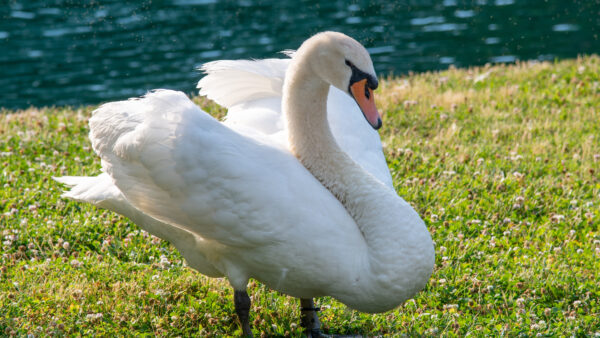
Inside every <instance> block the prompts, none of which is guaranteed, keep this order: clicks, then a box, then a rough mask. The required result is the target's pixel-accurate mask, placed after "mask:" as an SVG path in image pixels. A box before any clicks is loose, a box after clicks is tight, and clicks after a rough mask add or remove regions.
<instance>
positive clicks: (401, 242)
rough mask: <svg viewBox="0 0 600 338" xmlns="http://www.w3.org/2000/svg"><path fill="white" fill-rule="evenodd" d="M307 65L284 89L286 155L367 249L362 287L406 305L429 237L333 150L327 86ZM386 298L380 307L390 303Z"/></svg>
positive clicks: (400, 204) (424, 274) (300, 64)
mask: <svg viewBox="0 0 600 338" xmlns="http://www.w3.org/2000/svg"><path fill="white" fill-rule="evenodd" d="M307 59H309V58H308V57H306V55H296V56H295V57H294V59H293V60H292V63H291V64H290V66H289V68H288V70H287V73H286V77H285V81H284V85H283V103H282V104H283V106H282V108H283V112H284V114H285V117H286V120H287V124H288V125H287V127H288V141H289V146H290V150H291V151H292V153H293V154H294V155H295V156H296V157H297V158H298V160H300V162H301V163H302V164H303V165H304V166H305V167H306V168H307V169H308V170H309V171H310V172H311V173H312V174H313V176H315V177H316V178H317V179H318V180H319V181H320V182H321V183H322V184H323V185H324V186H325V187H326V188H327V189H328V190H329V191H330V192H331V193H332V194H333V195H334V196H335V197H336V198H337V199H338V200H339V201H340V202H341V203H342V204H343V205H344V207H345V208H346V210H347V211H348V213H349V214H350V216H352V218H353V219H354V221H355V222H356V225H357V227H358V228H359V230H360V231H361V233H362V235H363V238H364V240H365V243H366V247H367V248H368V250H367V252H366V253H365V254H366V257H367V262H368V265H367V266H365V267H364V268H363V269H362V272H361V274H362V275H364V276H365V278H363V281H364V282H365V283H367V284H365V285H370V286H373V285H374V284H378V285H380V286H381V289H383V290H390V291H391V292H397V295H398V297H400V299H406V298H405V297H409V296H411V295H412V294H414V293H415V292H417V291H418V290H419V289H420V288H421V287H422V286H423V285H424V283H425V281H426V280H427V279H429V276H430V274H431V272H432V267H433V261H434V250H433V244H432V241H431V237H430V235H429V232H428V231H427V228H426V227H425V224H424V223H423V221H422V220H421V218H420V217H419V216H418V214H417V213H416V212H415V211H414V210H413V209H412V207H411V206H410V205H409V204H408V203H406V202H405V201H404V200H403V199H401V198H399V197H398V195H396V192H395V191H394V190H393V189H390V188H388V187H387V186H385V185H384V184H383V183H381V182H380V181H379V180H377V179H376V178H375V177H374V176H372V175H371V174H370V173H368V172H367V171H365V170H364V169H363V168H362V167H361V166H360V165H359V164H357V163H356V162H354V161H353V160H352V159H351V158H350V156H349V155H348V154H346V153H345V152H344V151H343V150H342V149H341V148H340V147H339V146H338V144H337V143H336V141H335V139H334V137H333V135H332V133H331V130H330V129H329V123H328V121H327V96H328V93H329V84H328V83H326V82H325V81H324V80H322V79H321V77H319V76H318V75H317V74H315V73H314V72H313V71H312V69H311V67H310V64H308V61H307ZM333 226H334V225H333ZM385 297H387V295H385V296H384V298H383V299H385V300H382V302H387V301H390V302H392V298H394V297H391V298H390V299H386V298H385ZM340 300H342V299H340ZM342 301H344V300H342ZM346 301H347V300H346ZM393 301H398V299H394V300H393ZM396 304H397V303H396ZM394 306H395V305H394Z"/></svg>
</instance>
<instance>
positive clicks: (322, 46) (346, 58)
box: [297, 32, 381, 129]
mask: <svg viewBox="0 0 600 338" xmlns="http://www.w3.org/2000/svg"><path fill="white" fill-rule="evenodd" d="M304 53H306V54H309V55H310V56H311V57H310V63H309V64H310V67H311V68H312V70H313V71H314V72H315V73H316V74H317V75H318V76H320V77H321V78H322V79H323V80H325V81H326V82H328V83H329V84H331V85H332V86H334V87H337V88H338V89H340V90H341V91H344V92H346V93H347V94H348V95H350V96H351V97H352V98H353V99H354V100H355V101H356V103H357V104H358V106H359V107H360V110H361V111H362V113H363V115H364V116H365V118H366V119H367V121H368V122H369V124H370V125H371V126H372V127H373V128H375V129H379V128H380V127H381V116H380V115H379V112H378V111H377V107H375V97H374V96H373V90H375V89H376V88H377V86H378V85H379V82H378V81H377V75H376V74H375V69H374V68H373V62H372V61H371V57H370V56H369V53H368V52H367V50H366V49H365V48H364V47H363V46H362V45H361V44H360V43H359V42H358V41H356V40H354V39H353V38H351V37H349V36H347V35H345V34H342V33H337V32H323V33H319V34H317V35H315V36H313V37H311V38H310V39H308V40H306V41H305V42H304V43H303V44H302V46H300V48H299V49H298V53H297V54H304Z"/></svg>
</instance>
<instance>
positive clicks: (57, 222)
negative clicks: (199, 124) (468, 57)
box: [0, 56, 600, 337]
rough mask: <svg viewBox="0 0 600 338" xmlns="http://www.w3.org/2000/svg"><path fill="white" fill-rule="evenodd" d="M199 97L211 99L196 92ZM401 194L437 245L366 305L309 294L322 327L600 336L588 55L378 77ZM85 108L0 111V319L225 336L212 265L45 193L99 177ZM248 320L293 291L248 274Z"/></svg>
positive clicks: (224, 308) (289, 312)
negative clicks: (422, 270)
mask: <svg viewBox="0 0 600 338" xmlns="http://www.w3.org/2000/svg"><path fill="white" fill-rule="evenodd" d="M194 100H195V102H196V103H198V104H199V105H201V106H202V107H203V109H205V110H206V111H207V112H209V113H211V114H213V115H215V116H218V117H222V116H223V114H224V110H223V109H222V108H220V107H218V106H217V105H216V104H214V103H211V102H209V101H208V100H206V99H203V98H195V99H194ZM376 101H377V104H378V106H379V107H380V111H381V112H382V113H383V119H384V125H383V128H382V129H381V132H380V134H381V137H382V141H383V144H384V151H385V154H386V158H387V159H388V164H389V167H390V170H391V173H392V176H393V178H394V185H395V188H396V190H397V192H398V194H399V195H400V196H402V197H403V198H404V199H406V200H407V201H409V202H410V203H411V204H412V205H413V206H414V207H415V208H416V210H417V211H418V212H419V214H420V215H421V216H422V218H423V219H424V221H425V223H426V224H427V226H428V228H429V230H430V232H431V233H432V236H433V239H434V241H435V243H436V269H435V272H434V274H433V276H432V278H431V280H430V282H429V284H428V285H427V287H426V289H425V290H423V291H422V292H421V293H419V294H418V295H417V296H416V297H415V298H414V299H411V300H409V301H407V302H406V303H405V304H403V305H402V306H400V307H399V308H397V309H395V310H393V311H390V312H387V313H383V314H378V315H368V314H363V313H359V312H356V311H352V310H349V309H348V308H347V307H346V306H344V305H343V304H340V303H339V302H336V301H335V300H333V299H331V298H328V297H324V298H320V299H317V304H318V305H319V306H320V307H321V309H322V311H321V312H320V316H321V321H322V324H323V327H324V329H325V332H327V333H330V334H362V335H369V336H372V335H394V334H398V335H409V336H413V335H428V336H429V335H434V336H437V335H450V336H465V335H467V334H473V335H476V336H480V335H494V336H496V335H509V336H515V335H525V336H534V335H538V334H540V335H543V336H554V335H577V336H592V337H594V336H595V337H599V336H600V229H599V228H600V57H598V56H582V57H579V58H577V59H572V60H564V61H558V62H554V63H552V62H541V63H539V62H522V63H517V64H516V65H495V66H486V67H478V68H469V69H450V70H447V71H443V72H433V73H423V74H413V75H410V76H402V77H393V78H392V77H389V78H386V79H382V81H381V86H380V89H379V90H378V91H377V92H376ZM94 108H95V107H83V108H69V107H55V108H39V109H36V108H30V109H27V110H22V111H9V110H0V162H2V173H1V175H0V186H1V189H0V232H1V233H0V235H1V241H2V243H1V245H2V247H1V253H2V255H1V256H0V335H6V336H10V335H19V336H23V335H28V334H33V335H34V336H36V337H42V336H47V335H56V336H77V335H96V334H97V335H102V336H123V335H125V336H127V335H131V334H150V335H160V336H190V335H195V336H222V335H239V334H241V331H240V330H239V328H238V324H237V318H236V317H235V315H234V313H235V312H234V308H233V302H232V301H231V299H232V297H233V292H232V289H231V287H230V286H229V284H228V283H227V281H226V280H225V279H211V278H207V277H204V276H202V275H200V274H199V273H197V272H195V271H193V270H191V269H189V268H187V267H186V266H185V262H184V261H183V260H182V258H181V256H180V255H179V254H178V253H177V251H176V250H175V249H174V248H173V247H172V246H170V245H169V244H168V243H166V242H164V241H161V240H160V239H158V238H155V237H153V236H150V235H149V234H148V233H146V232H143V231H140V229H139V228H138V227H137V226H135V225H134V224H132V223H131V222H129V221H128V220H127V219H125V218H123V217H121V216H118V215H116V214H114V213H111V212H108V211H105V210H100V209H97V208H95V207H92V206H90V205H87V204H83V203H76V202H72V201H69V200H65V199H62V198H60V194H61V191H62V190H63V187H61V186H60V185H59V184H58V183H56V182H54V181H53V180H52V177H53V176H61V175H97V174H98V173H99V172H100V161H99V159H98V157H97V156H96V155H95V154H94V152H93V150H92V149H91V146H90V142H89V140H88V138H87V133H88V126H87V120H88V119H89V117H90V115H91V112H92V110H93V109H94ZM248 293H249V294H250V295H251V298H252V307H253V308H252V310H251V320H252V321H253V327H254V333H255V334H257V335H258V336H261V333H264V335H266V336H301V328H300V326H299V325H298V324H299V323H300V313H299V304H298V301H297V300H295V299H293V298H290V297H287V296H285V295H282V294H279V293H277V292H273V291H271V290H269V289H267V288H266V287H264V286H263V285H262V284H260V283H258V282H255V281H252V282H251V284H250V286H249V290H248Z"/></svg>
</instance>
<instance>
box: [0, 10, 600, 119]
mask: <svg viewBox="0 0 600 338" xmlns="http://www.w3.org/2000/svg"><path fill="white" fill-rule="evenodd" d="M322 30H337V31H342V32H345V33H346V34H349V35H351V36H353V37H355V38H356V39H357V40H359V41H360V42H362V43H363V44H364V45H365V46H367V47H368V49H369V51H370V52H371V55H372V57H373V59H374V62H375V65H376V69H377V71H378V72H379V74H380V75H383V74H389V73H394V74H402V73H406V72H408V71H410V70H412V71H416V72H419V71H425V70H435V69H444V68H447V67H448V66H449V65H450V64H454V65H456V66H457V67H463V66H468V65H479V64H484V63H487V62H513V61H515V60H516V59H520V60H529V59H538V60H551V59H555V58H567V57H575V56H577V55H578V54H590V53H600V37H599V35H600V0H587V1H585V0H580V1H571V0H547V1H543V0H530V1H524V0H476V1H468V2H463V1H459V0H441V1H427V0H425V1H417V0H411V1H383V0H371V1H314V0H306V1H298V2H291V1H290V2H288V1H281V0H264V1H255V0H237V1H219V0H162V1H161V0H158V1H156V0H155V1H150V0H146V1H135V2H134V1H130V2H123V1H113V0H97V1H90V0H88V1H75V0H68V1H67V0H64V1H60V0H51V1H41V0H19V1H10V0H8V1H7V0H0V107H7V108H25V107H28V106H30V105H33V106H43V105H65V104H70V105H81V104H90V103H91V104H93V103H100V102H105V101H109V100H116V99H124V98H127V97H130V96H136V95H141V94H143V93H145V92H146V91H147V90H149V89H152V88H171V89H178V90H183V91H185V92H187V93H192V92H194V91H195V89H194V88H195V84H196V82H197V81H198V80H199V78H200V77H201V74H200V73H199V72H198V71H196V70H195V68H197V67H198V66H199V65H201V64H202V63H203V62H206V61H210V60H216V59H238V58H264V57H274V56H277V51H280V50H283V49H294V48H297V47H298V46H299V44H300V43H301V42H302V41H303V40H305V39H306V38H307V37H309V36H310V35H311V34H314V33H316V32H319V31H322Z"/></svg>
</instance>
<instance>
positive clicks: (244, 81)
mask: <svg viewBox="0 0 600 338" xmlns="http://www.w3.org/2000/svg"><path fill="white" fill-rule="evenodd" d="M289 63H290V60H289V59H263V60H256V61H255V60H235V61H234V60H221V61H213V62H209V63H206V64H204V65H203V66H202V67H201V68H200V69H201V70H202V71H203V72H205V73H207V74H208V75H207V76H205V77H203V78H202V79H201V80H200V81H199V82H198V88H200V95H203V96H206V97H208V98H209V99H211V100H213V101H215V102H217V103H218V104H220V105H221V106H223V107H226V108H231V107H233V106H235V105H238V104H242V103H244V102H250V101H254V100H257V99H263V98H268V97H274V96H279V97H280V96H281V88H282V87H283V79H284V78H285V71H286V69H287V66H288V65H289Z"/></svg>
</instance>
